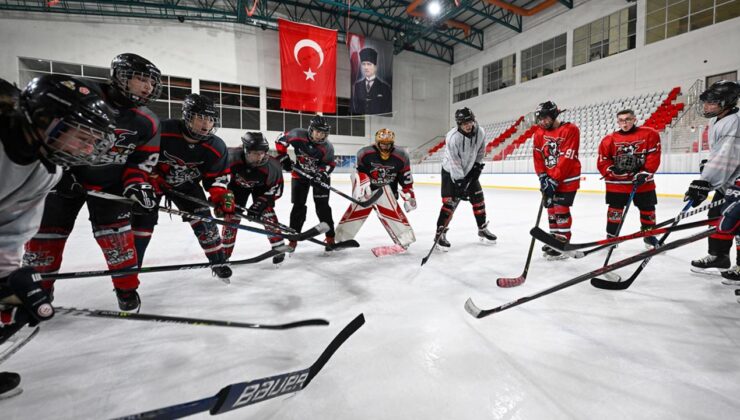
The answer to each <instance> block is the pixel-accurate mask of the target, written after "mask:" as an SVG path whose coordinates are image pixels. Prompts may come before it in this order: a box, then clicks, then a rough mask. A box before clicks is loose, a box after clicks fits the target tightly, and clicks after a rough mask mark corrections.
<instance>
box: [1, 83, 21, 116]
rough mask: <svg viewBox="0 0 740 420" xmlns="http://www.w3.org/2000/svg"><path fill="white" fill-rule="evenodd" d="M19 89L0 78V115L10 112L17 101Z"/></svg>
mask: <svg viewBox="0 0 740 420" xmlns="http://www.w3.org/2000/svg"><path fill="white" fill-rule="evenodd" d="M20 93H21V91H20V89H18V87H16V85H14V84H12V83H10V82H8V81H6V80H4V79H0V115H2V114H5V113H10V112H11V111H13V109H14V108H15V105H16V104H17V103H18V96H20Z"/></svg>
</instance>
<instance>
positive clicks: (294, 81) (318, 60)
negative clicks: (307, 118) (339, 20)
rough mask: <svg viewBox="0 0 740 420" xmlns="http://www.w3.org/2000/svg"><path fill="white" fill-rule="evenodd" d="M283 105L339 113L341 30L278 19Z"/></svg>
mask: <svg viewBox="0 0 740 420" xmlns="http://www.w3.org/2000/svg"><path fill="white" fill-rule="evenodd" d="M278 32H279V34H280V81H281V84H282V86H281V90H282V93H281V96H280V106H281V107H282V108H283V109H290V110H294V111H309V112H327V113H334V112H336V106H337V99H336V96H337V31H334V30H331V29H324V28H321V27H318V26H313V25H306V24H302V23H295V22H291V21H288V20H284V19H278Z"/></svg>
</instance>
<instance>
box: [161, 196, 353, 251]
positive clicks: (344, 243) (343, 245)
mask: <svg viewBox="0 0 740 420" xmlns="http://www.w3.org/2000/svg"><path fill="white" fill-rule="evenodd" d="M165 194H170V195H174V196H175V197H180V198H182V199H184V200H189V201H192V202H193V203H196V204H200V205H202V206H209V207H215V205H214V204H213V203H211V202H210V201H206V200H201V199H199V198H197V197H192V196H189V195H187V194H185V193H182V192H180V191H177V190H172V189H167V190H165ZM236 209H237V210H239V211H240V212H241V213H240V214H239V216H241V217H243V218H245V219H247V220H248V221H250V222H253V223H259V224H262V225H265V226H269V227H272V228H274V229H280V230H282V231H285V232H287V233H288V234H290V235H295V234H296V233H298V231H296V230H295V229H293V228H292V227H290V226H287V225H284V224H282V223H273V222H271V221H269V220H255V218H254V217H252V216H250V215H249V214H248V213H247V209H245V208H244V207H242V206H236ZM275 236H281V235H280V234H279V233H275ZM288 239H289V238H288ZM289 240H290V239H289ZM306 240H307V241H308V242H312V243H315V244H317V245H321V246H323V247H325V248H326V249H327V250H328V251H334V250H335V249H344V248H359V247H360V244H359V243H358V242H357V241H355V240H354V239H350V240H348V241H341V242H337V243H335V244H332V245H328V244H326V243H325V242H321V241H320V240H318V239H316V238H306Z"/></svg>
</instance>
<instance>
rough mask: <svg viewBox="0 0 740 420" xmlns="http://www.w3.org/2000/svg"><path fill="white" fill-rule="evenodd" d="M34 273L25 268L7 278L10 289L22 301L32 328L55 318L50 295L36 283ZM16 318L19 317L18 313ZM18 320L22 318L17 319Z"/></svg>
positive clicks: (31, 269)
mask: <svg viewBox="0 0 740 420" xmlns="http://www.w3.org/2000/svg"><path fill="white" fill-rule="evenodd" d="M34 273H35V271H34V270H33V268H31V267H23V268H19V269H18V270H15V271H13V272H12V273H10V275H9V276H8V278H7V282H8V287H9V288H10V290H12V291H13V293H14V294H15V295H16V296H18V299H20V300H21V303H22V309H24V310H25V312H27V315H28V325H30V326H32V327H33V326H35V325H37V324H38V323H39V322H42V321H46V320H49V319H51V318H53V317H54V308H53V307H52V306H51V299H50V298H49V294H48V293H47V292H45V291H44V290H43V289H41V287H40V286H39V284H38V283H36V282H35V281H34V278H33V275H34ZM15 316H16V317H17V316H19V313H18V311H16V312H15ZM21 316H22V315H21ZM18 320H21V318H16V321H18Z"/></svg>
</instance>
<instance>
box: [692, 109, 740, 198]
mask: <svg viewBox="0 0 740 420" xmlns="http://www.w3.org/2000/svg"><path fill="white" fill-rule="evenodd" d="M708 137H709V159H707V163H706V164H705V165H704V171H703V172H702V173H701V179H703V180H705V181H707V182H709V183H710V184H711V185H712V189H715V190H718V191H720V192H724V191H725V189H726V188H727V187H729V186H730V185H732V184H733V183H734V182H735V179H737V177H739V176H740V113H738V112H733V113H732V114H729V115H726V116H725V117H723V118H722V119H720V120H719V121H717V117H714V118H712V119H710V120H709V134H708Z"/></svg>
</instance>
